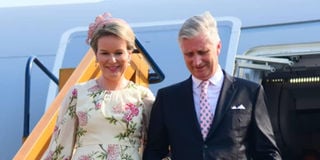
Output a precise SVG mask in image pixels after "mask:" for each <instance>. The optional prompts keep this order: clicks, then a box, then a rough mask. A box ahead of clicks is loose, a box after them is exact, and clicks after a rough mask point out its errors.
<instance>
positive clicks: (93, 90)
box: [42, 80, 154, 160]
mask: <svg viewBox="0 0 320 160" xmlns="http://www.w3.org/2000/svg"><path fill="white" fill-rule="evenodd" d="M153 101H154V96H153V94H152V92H151V91H150V90H149V89H148V88H145V87H142V86H138V85H136V84H134V83H133V82H130V83H129V85H128V86H127V87H126V88H124V89H122V90H117V91H111V92H110V91H106V90H102V89H101V88H100V87H99V86H98V84H97V83H96V81H95V80H90V81H88V82H84V83H81V84H77V85H75V86H74V87H73V88H72V89H71V90H70V92H69V93H68V95H67V96H66V98H65V100H64V101H63V103H62V106H61V109H60V112H59V116H58V120H57V123H56V125H55V128H54V132H53V135H52V139H51V142H50V145H49V148H48V150H47V152H46V153H45V155H44V156H43V158H42V159H45V160H75V159H76V160H93V159H94V160H95V159H103V160H139V159H141V154H140V153H139V147H141V145H142V144H141V142H143V141H144V135H145V132H146V127H147V126H148V121H149V116H150V111H151V106H152V103H153Z"/></svg>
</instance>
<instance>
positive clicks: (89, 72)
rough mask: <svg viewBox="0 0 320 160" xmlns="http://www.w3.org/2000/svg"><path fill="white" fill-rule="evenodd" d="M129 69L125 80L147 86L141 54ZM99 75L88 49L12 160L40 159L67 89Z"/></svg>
mask: <svg viewBox="0 0 320 160" xmlns="http://www.w3.org/2000/svg"><path fill="white" fill-rule="evenodd" d="M130 66H131V67H129V68H128V70H127V71H126V73H125V76H126V78H128V79H130V80H132V81H134V82H136V83H137V84H140V85H143V86H148V64H147V63H146V62H145V60H144V58H143V56H142V55H141V54H133V55H132V62H131V65H130ZM98 75H100V71H99V68H98V65H97V64H96V62H95V56H94V53H93V51H92V50H91V49H90V50H89V51H88V52H87V54H86V55H85V56H84V57H83V59H82V61H81V62H80V64H79V65H78V66H77V68H76V69H75V70H74V71H73V73H72V75H71V76H70V78H69V79H68V80H67V81H66V83H65V84H64V86H63V87H62V88H61V90H60V91H59V93H58V95H57V97H56V98H55V99H54V101H53V102H52V104H51V105H50V107H49V108H48V109H47V111H46V112H45V114H44V115H43V116H42V117H41V119H40V120H39V122H38V123H37V125H36V126H35V127H34V129H33V130H32V132H31V134H30V135H29V137H28V138H27V139H26V140H25V141H24V143H23V145H22V147H21V148H20V149H19V151H18V152H17V154H16V155H15V157H14V158H13V159H14V160H37V159H40V158H41V156H42V154H43V153H44V151H45V150H46V149H47V146H48V144H49V142H50V138H51V134H52V132H53V129H54V126H55V122H56V120H57V115H58V110H59V106H60V104H61V102H62V100H63V98H64V97H65V95H66V93H67V92H68V90H69V88H70V87H72V86H73V85H74V84H76V83H78V82H84V81H87V80H89V79H92V78H95V77H97V76H98Z"/></svg>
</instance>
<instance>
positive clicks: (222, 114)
mask: <svg viewBox="0 0 320 160" xmlns="http://www.w3.org/2000/svg"><path fill="white" fill-rule="evenodd" d="M224 75H225V78H224V82H223V86H222V89H221V93H220V97H219V100H218V104H217V107H216V111H215V115H214V119H213V123H212V125H211V129H210V131H209V133H208V136H207V138H206V140H203V139H202V135H201V131H200V125H199V123H198V120H197V116H196V111H195V107H194V100H193V94H192V93H193V91H192V79H191V77H190V78H188V79H187V80H185V81H183V82H180V83H177V84H175V85H172V86H169V87H165V88H162V89H160V90H159V91H158V93H157V97H156V101H155V103H154V106H153V109H152V112H151V119H150V125H149V132H148V141H147V145H146V148H145V150H144V155H143V159H144V160H159V159H162V158H164V157H166V155H168V154H169V150H168V146H170V155H171V158H172V159H173V160H242V159H257V160H269V159H281V157H280V154H279V150H278V148H277V146H276V143H275V139H274V134H273V130H272V127H271V123H270V119H269V116H268V111H267V108H266V103H265V95H264V91H263V88H262V86H261V85H259V84H256V83H253V82H250V81H247V80H243V79H239V78H235V77H232V76H230V75H228V74H226V73H225V72H224ZM241 104H242V105H243V106H244V107H245V109H231V108H232V106H239V105H241Z"/></svg>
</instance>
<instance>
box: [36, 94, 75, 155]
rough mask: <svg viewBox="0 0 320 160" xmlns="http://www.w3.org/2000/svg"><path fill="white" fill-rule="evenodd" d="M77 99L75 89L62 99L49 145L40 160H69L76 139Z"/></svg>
mask: <svg viewBox="0 0 320 160" xmlns="http://www.w3.org/2000/svg"><path fill="white" fill-rule="evenodd" d="M77 97H78V90H77V89H76V88H72V89H70V91H69V92H68V93H67V95H66V97H65V98H64V100H63V102H62V104H61V106H60V111H59V114H58V119H57V122H56V125H55V128H54V131H53V134H52V137H51V141H50V144H49V146H48V149H47V151H46V152H45V154H44V155H43V156H42V158H41V159H43V160H53V159H71V157H72V152H73V148H74V144H75V139H76V138H75V136H76V128H77V127H76V126H77V116H76V105H77Z"/></svg>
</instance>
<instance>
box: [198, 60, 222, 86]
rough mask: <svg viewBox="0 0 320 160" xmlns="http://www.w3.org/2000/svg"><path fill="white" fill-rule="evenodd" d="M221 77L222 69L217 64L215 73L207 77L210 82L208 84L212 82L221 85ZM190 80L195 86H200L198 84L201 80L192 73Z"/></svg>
mask: <svg viewBox="0 0 320 160" xmlns="http://www.w3.org/2000/svg"><path fill="white" fill-rule="evenodd" d="M223 77H224V75H223V72H222V69H221V67H220V65H218V68H217V70H216V73H215V74H214V75H213V76H212V77H210V78H209V82H210V84H213V85H215V86H221V85H222V82H223ZM192 81H193V84H194V86H195V87H196V88H198V87H200V84H201V82H202V80H200V79H198V78H196V77H194V76H193V75H192Z"/></svg>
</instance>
